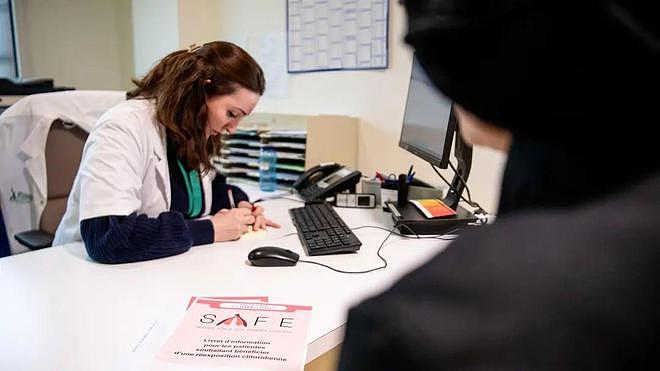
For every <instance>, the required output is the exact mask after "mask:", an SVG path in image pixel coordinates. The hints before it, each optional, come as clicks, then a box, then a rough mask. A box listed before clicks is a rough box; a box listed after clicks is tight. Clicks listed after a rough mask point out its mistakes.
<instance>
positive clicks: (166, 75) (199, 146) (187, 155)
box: [126, 41, 266, 171]
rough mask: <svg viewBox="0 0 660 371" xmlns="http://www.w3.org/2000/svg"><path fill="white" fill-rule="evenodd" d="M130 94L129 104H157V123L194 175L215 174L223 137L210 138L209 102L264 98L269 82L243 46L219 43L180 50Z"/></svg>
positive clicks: (128, 94)
mask: <svg viewBox="0 0 660 371" xmlns="http://www.w3.org/2000/svg"><path fill="white" fill-rule="evenodd" d="M133 83H134V84H135V85H136V86H137V87H136V88H135V89H133V90H132V91H130V92H128V93H127V94H126V96H127V98H128V99H131V98H137V97H141V98H147V99H153V100H154V101H155V104H156V119H157V120H158V121H159V122H160V123H161V124H162V125H163V126H165V132H166V134H167V137H168V139H169V140H171V141H173V142H174V143H175V144H176V145H177V147H178V153H177V154H178V157H179V158H181V159H182V160H183V161H184V162H185V164H186V165H187V166H188V167H189V168H191V169H198V168H200V166H201V167H202V168H203V170H204V171H209V170H210V169H212V168H213V165H212V164H211V156H213V155H217V154H218V153H219V152H220V136H211V137H209V138H208V139H207V138H206V132H205V128H206V121H207V117H208V115H207V112H206V97H207V96H208V97H211V96H213V95H227V94H232V93H233V92H234V91H236V89H237V88H239V87H243V88H246V89H248V90H251V91H253V92H255V93H258V94H259V95H262V94H263V93H264V90H265V88H266V82H265V80H264V73H263V71H262V70H261V67H259V64H257V62H256V61H255V60H254V59H253V58H252V57H251V56H250V55H249V54H248V53H247V52H246V51H245V50H243V49H241V48H240V47H239V46H237V45H235V44H232V43H229V42H225V41H214V42H210V43H207V44H204V45H203V46H201V47H198V48H197V49H192V48H191V49H188V50H178V51H175V52H173V53H170V54H169V55H167V56H166V57H165V58H163V59H162V60H161V61H160V62H159V63H158V64H157V65H156V66H155V67H153V68H152V69H151V71H149V72H148V73H147V74H146V75H145V76H144V77H143V78H142V79H141V80H138V79H133Z"/></svg>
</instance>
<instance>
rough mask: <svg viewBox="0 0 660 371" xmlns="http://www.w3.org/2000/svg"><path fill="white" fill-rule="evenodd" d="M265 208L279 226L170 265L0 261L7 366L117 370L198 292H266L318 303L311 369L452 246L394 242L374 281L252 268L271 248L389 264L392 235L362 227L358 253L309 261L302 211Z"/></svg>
mask: <svg viewBox="0 0 660 371" xmlns="http://www.w3.org/2000/svg"><path fill="white" fill-rule="evenodd" d="M263 205H264V207H265V208H266V213H267V215H268V216H269V217H270V218H272V219H273V220H275V221H277V222H279V223H280V224H282V228H281V229H273V230H269V231H267V232H258V233H253V234H248V235H246V236H244V237H243V238H241V239H240V240H239V241H235V242H225V243H216V244H211V245H205V246H197V247H193V248H192V249H190V251H188V252H186V253H184V254H181V255H177V256H172V257H169V258H163V259H158V260H152V261H146V262H139V263H131V264H121V265H103V264H98V263H94V262H92V261H91V260H90V259H89V258H88V256H87V254H86V252H85V249H84V246H83V245H82V243H73V244H69V245H64V246H56V247H52V248H48V249H44V250H39V251H34V252H29V253H25V254H20V255H14V256H10V257H7V258H3V259H0V295H1V297H2V300H1V301H0V324H1V325H0V354H2V356H1V357H0V369H3V370H12V371H19V370H68V371H74V370H85V371H87V370H114V369H117V368H118V367H119V366H118V365H119V364H120V361H121V360H125V359H126V357H127V356H129V355H130V352H131V350H132V349H133V347H134V346H135V345H136V344H137V342H138V340H139V339H140V337H141V336H143V335H144V334H145V332H146V330H147V329H148V328H149V326H151V325H152V324H153V323H154V321H156V320H157V319H158V318H162V317H163V315H165V314H167V313H169V311H172V310H176V311H181V310H183V308H184V307H185V305H186V303H187V299H188V298H189V297H190V296H192V295H200V296H203V295H206V296H262V295H264V296H268V297H269V298H270V301H271V302H273V303H282V304H301V305H311V306H312V307H313V310H312V319H311V322H310V327H309V332H308V343H309V345H308V350H307V361H308V362H309V361H311V360H313V359H314V358H316V357H318V356H320V355H321V354H323V353H324V352H326V351H328V350H330V349H332V348H333V347H335V346H337V345H338V344H340V343H341V342H342V340H343V333H344V326H345V323H346V315H347V311H348V309H349V308H350V307H351V306H353V305H354V304H357V303H358V302H360V301H361V300H363V299H365V298H367V297H369V296H371V295H373V294H376V293H378V292H380V291H382V290H384V289H386V288H387V287H389V286H390V285H391V284H392V283H393V282H395V281H396V280H397V279H398V278H400V277H401V276H402V275H404V274H405V273H406V272H409V271H410V270H412V269H414V268H415V267H417V266H419V265H420V264H422V263H423V262H425V261H426V260H428V259H429V258H430V257H431V256H433V255H435V253H437V252H439V251H440V250H442V249H443V248H444V247H445V246H446V245H447V244H448V242H447V241H442V240H432V239H428V240H412V239H403V238H401V237H398V236H395V235H392V236H390V239H389V240H388V241H387V243H386V244H385V245H384V247H383V249H382V250H381V254H382V255H384V256H385V258H386V259H387V260H388V263H389V265H388V266H387V268H385V269H382V270H378V271H375V272H371V273H367V274H341V273H337V272H333V271H331V270H329V269H327V268H324V267H320V266H316V265H313V264H304V263H298V264H297V265H296V266H293V267H268V268H266V267H253V266H250V265H249V264H248V263H247V254H248V252H249V251H250V250H251V249H253V248H255V247H257V246H264V245H275V246H281V247H285V248H288V249H291V250H293V251H296V252H298V253H300V255H301V258H303V259H309V260H315V261H319V262H323V263H325V264H328V265H331V266H333V267H335V268H339V269H345V270H363V269H368V268H372V267H377V266H379V265H380V264H381V263H382V262H381V260H380V259H379V258H378V257H377V255H376V250H377V249H378V246H380V244H381V242H382V241H383V239H384V238H385V237H386V236H387V234H388V232H387V231H384V230H379V229H375V228H363V229H359V230H356V231H354V233H355V234H356V235H357V236H358V238H359V239H360V240H361V241H362V247H361V249H360V251H359V252H358V253H357V254H349V255H346V254H344V255H333V256H318V257H308V256H306V255H305V253H304V252H303V250H302V247H301V244H300V241H299V240H298V237H297V235H296V234H295V228H294V227H293V225H292V223H291V220H290V217H289V215H288V211H287V210H288V209H289V208H292V207H299V206H301V205H302V204H300V203H298V202H295V201H292V200H287V199H278V200H269V201H265V202H264V203H263ZM337 211H338V213H339V214H340V216H341V217H342V218H343V219H344V220H345V221H346V223H347V224H348V225H349V226H350V227H351V228H354V227H359V226H364V225H378V226H383V227H386V228H391V226H392V221H391V218H390V215H389V214H387V213H384V212H382V211H381V210H380V209H337ZM290 233H292V234H290ZM287 234H290V235H288V236H286V235H287ZM282 236H284V237H282Z"/></svg>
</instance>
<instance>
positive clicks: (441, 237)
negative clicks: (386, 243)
mask: <svg viewBox="0 0 660 371" xmlns="http://www.w3.org/2000/svg"><path fill="white" fill-rule="evenodd" d="M397 225H400V226H403V227H406V229H407V230H409V231H410V232H412V234H413V235H414V236H411V235H407V234H403V233H398V232H394V230H395V229H393V230H392V234H393V235H395V236H399V237H403V238H412V239H415V240H444V241H452V240H455V239H456V237H455V236H454V237H449V235H454V234H455V233H457V232H458V231H460V228H454V229H452V230H450V231H449V232H447V233H445V234H435V235H425V236H420V235H418V234H417V233H415V231H413V230H412V229H411V228H410V227H409V226H407V225H405V224H403V223H399V224H397ZM362 228H377V229H382V230H384V231H388V232H389V231H390V230H389V229H387V228H384V227H380V226H377V225H363V226H361V227H355V228H351V230H352V231H355V230H358V229H362Z"/></svg>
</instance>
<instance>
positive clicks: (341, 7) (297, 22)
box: [287, 0, 389, 73]
mask: <svg viewBox="0 0 660 371" xmlns="http://www.w3.org/2000/svg"><path fill="white" fill-rule="evenodd" d="M388 19H389V1H388V0H287V66H288V71H289V72H291V73H300V72H313V71H333V70H361V69H385V68H387V67H388V58H387V54H388V53H387V49H388V37H387V34H388Z"/></svg>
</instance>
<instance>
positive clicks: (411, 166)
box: [408, 165, 413, 178]
mask: <svg viewBox="0 0 660 371" xmlns="http://www.w3.org/2000/svg"><path fill="white" fill-rule="evenodd" d="M412 169H413V165H410V169H408V178H410V174H412Z"/></svg>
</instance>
